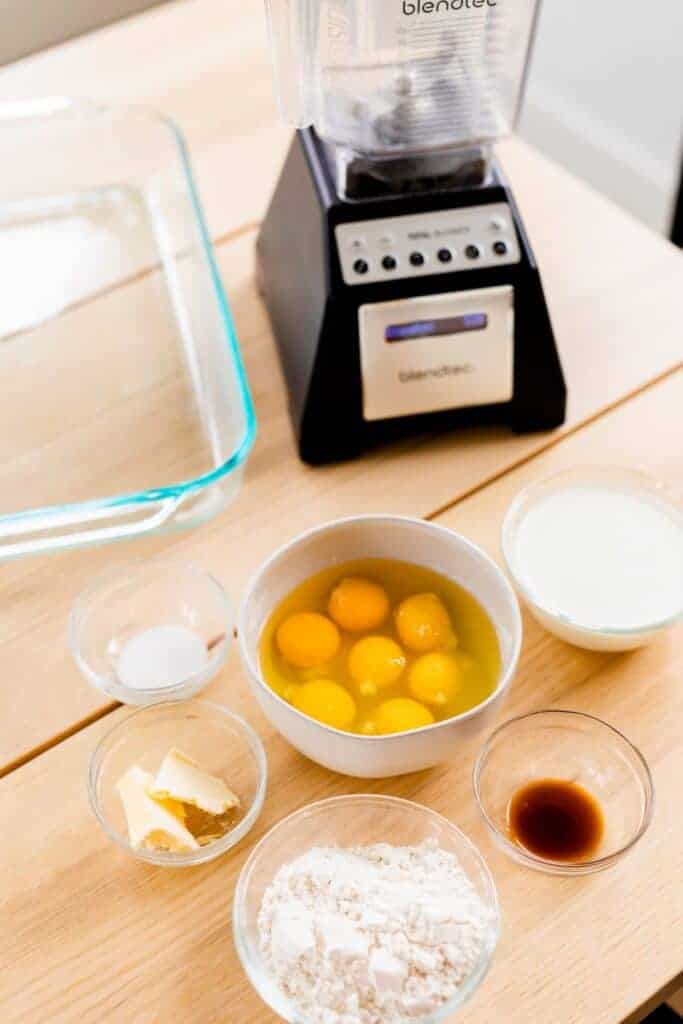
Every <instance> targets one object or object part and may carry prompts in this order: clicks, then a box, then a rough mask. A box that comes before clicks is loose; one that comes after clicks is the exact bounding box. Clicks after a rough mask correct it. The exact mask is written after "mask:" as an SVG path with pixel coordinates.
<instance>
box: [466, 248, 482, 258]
mask: <svg viewBox="0 0 683 1024" xmlns="http://www.w3.org/2000/svg"><path fill="white" fill-rule="evenodd" d="M465 256H467V259H468V260H478V259H479V257H480V256H481V249H480V248H479V246H478V245H468V246H467V248H466V249H465Z"/></svg>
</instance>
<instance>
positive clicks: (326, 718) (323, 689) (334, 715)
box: [292, 679, 356, 729]
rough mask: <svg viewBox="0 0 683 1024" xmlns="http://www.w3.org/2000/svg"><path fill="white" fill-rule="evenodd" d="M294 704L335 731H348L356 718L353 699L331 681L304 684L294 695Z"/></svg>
mask: <svg viewBox="0 0 683 1024" xmlns="http://www.w3.org/2000/svg"><path fill="white" fill-rule="evenodd" d="M292 704H293V705H294V707H295V708H297V709H298V710H299V711H302V712H303V713H304V714H305V715H308V716H309V718H315V719H316V721H318V722H323V723H324V724H325V725H331V726H332V727H333V728H334V729H348V728H349V727H350V726H351V724H352V723H353V720H354V718H355V717H356V703H355V701H354V699H353V697H352V696H351V694H350V693H348V692H347V691H346V690H345V689H344V687H343V686H340V685H339V683H333V682H332V680H331V679H312V680H311V681H310V682H309V683H304V684H303V686H300V687H299V688H298V690H297V691H296V693H295V694H294V695H293V697H292Z"/></svg>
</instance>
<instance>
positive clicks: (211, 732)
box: [88, 700, 268, 867]
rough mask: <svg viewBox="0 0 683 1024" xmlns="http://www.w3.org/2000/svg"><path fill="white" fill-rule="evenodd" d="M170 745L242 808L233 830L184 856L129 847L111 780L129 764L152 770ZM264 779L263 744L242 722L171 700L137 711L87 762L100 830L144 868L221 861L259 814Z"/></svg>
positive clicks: (217, 709)
mask: <svg viewBox="0 0 683 1024" xmlns="http://www.w3.org/2000/svg"><path fill="white" fill-rule="evenodd" d="M172 747H177V748H178V749H179V750H182V751H183V753H185V754H189V756H190V757H192V758H194V759H195V760H196V761H197V762H198V763H199V764H200V765H201V767H202V768H203V769H204V770H205V771H207V772H209V773H211V774H212V775H218V776H220V777H221V778H222V779H224V780H225V782H226V783H227V785H228V786H229V787H230V789H232V790H233V791H234V792H235V793H236V794H237V796H238V797H239V798H240V807H239V809H238V810H237V811H236V812H235V813H236V816H235V824H234V827H233V828H231V829H230V831H229V832H227V833H226V834H225V835H224V836H222V837H221V838H220V839H217V840H216V841H215V842H213V843H210V844H209V845H207V846H202V847H200V848H199V849H198V850H191V851H189V852H188V853H171V852H169V851H164V850H147V849H140V850H134V849H133V847H132V846H131V845H130V842H129V841H128V829H127V826H126V818H125V815H124V811H123V806H122V804H121V799H120V797H119V794H118V792H117V790H116V783H117V782H118V780H119V779H120V778H121V776H122V775H123V774H124V773H125V772H126V771H127V770H128V769H129V768H130V767H131V765H133V764H136V765H139V766H140V768H143V769H144V770H145V771H148V772H151V773H152V774H154V773H156V771H157V769H158V768H159V765H160V764H161V761H162V759H163V757H164V755H165V754H167V753H168V751H169V750H170V749H171V748H172ZM267 774H268V771H267V762H266V754H265V751H264V749H263V745H262V743H261V741H260V739H259V738H258V736H257V735H256V733H255V732H254V730H253V729H252V728H251V726H250V725H247V723H246V722H245V721H243V719H241V718H239V717H238V716H237V715H234V714H232V712H231V711H228V709H227V708H224V707H221V706H220V705H219V704H212V703H210V702H209V701H199V700H197V701H176V702H173V703H168V704H154V705H151V706H150V707H146V708H138V709H137V710H136V711H133V712H131V713H130V714H129V715H128V716H127V717H126V718H124V719H123V721H120V722H118V723H117V724H116V725H115V726H114V728H113V729H111V730H110V731H109V732H108V733H107V734H106V735H105V736H104V737H103V738H102V739H101V740H100V742H99V743H98V745H97V747H96V748H95V751H94V753H93V755H92V758H91V760H90V771H89V775H88V793H89V796H90V804H91V807H92V809H93V811H94V812H95V815H96V817H97V820H98V821H99V823H100V825H101V826H102V828H103V829H104V831H105V832H106V833H107V835H108V836H109V838H110V839H112V840H113V841H114V842H115V843H117V844H118V845H119V846H121V847H122V848H123V849H124V850H127V851H128V853H131V854H132V855H133V856H134V857H137V858H138V859H139V860H144V861H147V863H148V864H158V865H162V866H164V867H192V866H194V865H196V864H204V863H206V862H207V861H210V860H214V859H215V858H216V857H220V856H221V854H223V853H225V852H226V851H227V850H229V849H230V848H231V847H233V846H235V844H236V843H238V842H239V841H240V839H242V838H244V836H246V834H247V832H249V830H250V829H251V827H252V826H253V824H254V822H255V821H256V819H257V818H258V816H259V814H260V813H261V808H262V806H263V800H264V797H265V793H266V780H267Z"/></svg>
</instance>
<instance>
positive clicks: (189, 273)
mask: <svg viewBox="0 0 683 1024" xmlns="http://www.w3.org/2000/svg"><path fill="white" fill-rule="evenodd" d="M0 268H2V302H0V375H1V379H2V401H1V402H0V558H9V557H15V556H19V555H24V554H30V553H34V552H39V551H46V550H51V549H59V548H65V547H69V546H73V545H80V544H87V543H96V542H100V541H107V540H112V539H116V538H122V537H131V536H134V535H137V534H148V533H152V532H158V531H161V530H167V529H169V528H174V527H187V526H193V525H195V524H197V523H199V522H202V521H204V520H205V519H207V518H209V517H210V516H212V515H215V513H216V512H218V511H219V510H220V509H222V508H223V507H224V506H225V505H226V504H227V502H228V501H230V500H231V499H232V498H234V497H235V495H236V494H237V491H238V489H239V485H240V478H241V475H242V468H243V466H244V463H245V460H246V457H247V455H248V453H249V451H250V449H251V446H252V443H253V439H254V432H255V419H254V412H253V407H252V403H251V398H250V395H249V389H248V385H247V380H246V376H245V373H244V368H243V365H242V361H241V357H240V353H239V349H238V345H237V340H236V337H235V330H234V327H233V322H232V317H231V314H230V310H229V307H228V304H227V300H226V297H225V293H224V291H223V286H222V283H221V279H220V275H219V273H218V269H217V266H216V262H215V257H214V253H213V249H212V246H211V242H210V240H209V235H208V233H207V229H206V226H205V223H204V217H203V213H202V210H201V206H200V203H199V199H198V197H197V191H196V188H195V185H194V181H193V177H192V172H191V169H190V165H189V161H188V155H187V149H186V146H185V143H184V141H183V138H182V136H181V134H180V132H179V131H178V129H177V128H176V127H175V125H174V124H173V123H172V122H171V121H170V120H168V119H167V118H165V117H162V116H160V115H157V114H154V113H152V112H149V111H145V110H142V109H137V108H132V107H111V106H106V105H103V104H99V103H95V102H90V101H80V100H70V99H49V100H42V101H38V102H27V103H2V104H0Z"/></svg>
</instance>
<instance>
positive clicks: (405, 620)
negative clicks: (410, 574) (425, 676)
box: [395, 594, 456, 654]
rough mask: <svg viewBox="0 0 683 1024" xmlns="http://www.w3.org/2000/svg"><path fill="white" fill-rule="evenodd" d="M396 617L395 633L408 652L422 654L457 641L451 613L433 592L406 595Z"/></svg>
mask: <svg viewBox="0 0 683 1024" xmlns="http://www.w3.org/2000/svg"><path fill="white" fill-rule="evenodd" d="M395 618H396V629H397V630H398V635H399V637H400V638H401V640H402V641H403V643H404V644H405V645H406V647H408V648H409V649H410V650H411V651H418V652H419V653H421V654H422V653H426V652H427V651H433V650H436V648H437V647H445V646H446V645H447V644H450V645H454V644H455V642H456V637H455V634H454V632H453V627H452V625H451V619H450V616H449V614H448V612H447V610H446V608H445V607H444V605H443V603H442V602H441V600H440V598H438V597H437V596H436V594H413V596H412V597H407V598H406V599H405V600H404V601H401V603H400V605H399V606H398V608H397V609H396V616H395Z"/></svg>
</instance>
